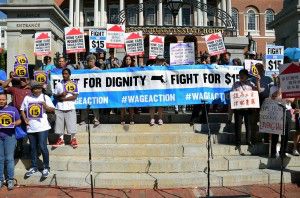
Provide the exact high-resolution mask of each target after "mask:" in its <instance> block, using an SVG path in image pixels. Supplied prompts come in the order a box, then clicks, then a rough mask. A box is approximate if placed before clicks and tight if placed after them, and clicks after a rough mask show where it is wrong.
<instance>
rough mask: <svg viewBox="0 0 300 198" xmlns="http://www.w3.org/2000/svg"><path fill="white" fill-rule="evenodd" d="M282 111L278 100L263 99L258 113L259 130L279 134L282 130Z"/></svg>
mask: <svg viewBox="0 0 300 198" xmlns="http://www.w3.org/2000/svg"><path fill="white" fill-rule="evenodd" d="M283 118H284V113H283V110H282V107H280V106H279V105H278V101H276V100H272V99H271V98H267V99H265V101H264V102H263V104H262V105H261V108H260V113H259V132H260V133H272V134H278V135H281V134H282V132H283Z"/></svg>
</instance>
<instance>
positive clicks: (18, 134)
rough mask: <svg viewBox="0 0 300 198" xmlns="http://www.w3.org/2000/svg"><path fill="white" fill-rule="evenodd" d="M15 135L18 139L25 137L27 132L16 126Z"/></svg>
mask: <svg viewBox="0 0 300 198" xmlns="http://www.w3.org/2000/svg"><path fill="white" fill-rule="evenodd" d="M15 136H16V139H17V140H19V139H23V138H25V137H26V136H27V133H26V131H24V130H23V129H22V127H20V126H16V128H15Z"/></svg>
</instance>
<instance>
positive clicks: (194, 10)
mask: <svg viewBox="0 0 300 198" xmlns="http://www.w3.org/2000/svg"><path fill="white" fill-rule="evenodd" d="M193 16H194V20H193V22H194V23H193V26H197V25H198V9H197V8H194V7H193Z"/></svg>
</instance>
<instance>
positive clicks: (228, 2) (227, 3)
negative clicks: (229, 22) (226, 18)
mask: <svg viewBox="0 0 300 198" xmlns="http://www.w3.org/2000/svg"><path fill="white" fill-rule="evenodd" d="M226 7H227V13H228V14H229V15H230V16H232V12H231V10H232V7H231V0H226Z"/></svg>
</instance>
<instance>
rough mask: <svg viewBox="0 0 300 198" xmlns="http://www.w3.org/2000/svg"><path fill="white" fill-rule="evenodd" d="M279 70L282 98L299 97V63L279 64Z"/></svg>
mask: <svg viewBox="0 0 300 198" xmlns="http://www.w3.org/2000/svg"><path fill="white" fill-rule="evenodd" d="M279 72H280V75H279V78H280V88H281V92H282V98H300V63H298V62H297V63H289V64H283V65H280V67H279Z"/></svg>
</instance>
